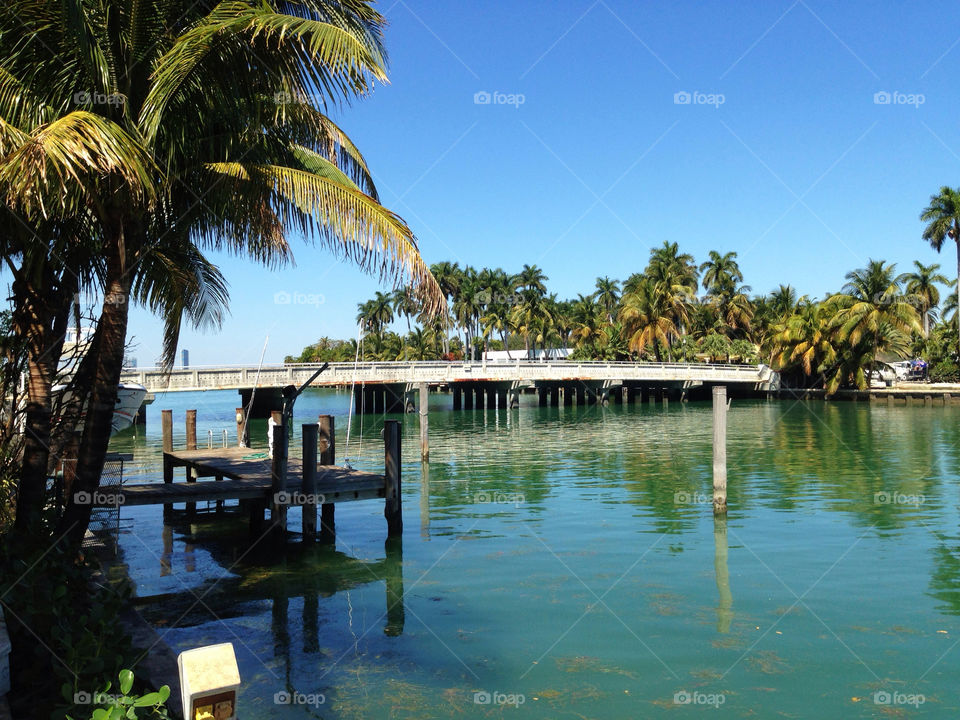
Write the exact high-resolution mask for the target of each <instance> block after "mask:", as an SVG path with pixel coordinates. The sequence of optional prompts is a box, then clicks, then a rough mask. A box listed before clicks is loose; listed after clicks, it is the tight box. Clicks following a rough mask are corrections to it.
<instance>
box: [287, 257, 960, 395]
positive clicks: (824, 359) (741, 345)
mask: <svg viewBox="0 0 960 720" xmlns="http://www.w3.org/2000/svg"><path fill="white" fill-rule="evenodd" d="M432 269H433V272H434V275H435V276H436V277H437V280H438V282H439V284H440V287H441V288H442V290H443V292H444V293H445V294H446V295H447V300H448V304H449V306H450V308H452V315H451V316H450V317H449V318H446V319H444V318H443V317H440V318H437V319H435V320H434V321H433V322H432V323H426V324H423V325H422V326H421V325H420V324H417V325H416V326H415V327H414V326H411V324H410V323H411V320H416V321H417V322H419V320H420V319H419V318H416V317H415V314H414V313H412V312H404V310H403V308H405V307H407V306H406V305H405V301H404V298H405V291H404V290H403V289H401V290H399V291H397V292H395V293H394V294H393V295H391V294H388V293H379V292H378V293H377V295H376V297H375V298H373V299H372V300H369V301H367V302H365V303H361V304H360V305H359V306H358V310H359V312H358V315H357V320H358V322H360V323H361V326H362V327H363V328H364V329H365V330H366V335H365V337H366V338H367V339H366V340H365V345H364V346H363V348H362V353H363V355H364V357H365V358H366V359H371V358H375V359H382V360H396V359H417V360H421V359H439V358H442V357H450V358H452V357H454V356H458V357H465V358H474V359H475V358H477V357H479V354H480V353H482V352H485V351H487V350H489V349H491V348H493V349H501V348H502V349H506V350H507V352H508V355H509V356H510V357H530V354H531V352H532V351H533V350H535V349H537V348H541V349H546V348H550V347H567V348H571V349H572V351H573V356H574V357H575V358H580V359H586V360H627V359H634V360H636V359H648V360H656V361H664V360H669V361H693V360H701V361H703V360H711V361H729V360H731V359H733V360H735V361H740V362H751V363H752V362H766V363H768V364H770V365H771V366H773V367H774V368H775V369H777V370H778V371H780V372H781V373H783V374H784V375H785V377H786V379H787V380H788V381H790V382H794V383H796V384H800V385H819V386H822V387H826V388H827V389H828V390H831V391H834V390H836V389H837V388H839V387H841V386H842V385H848V384H850V385H856V386H860V387H864V386H865V385H866V384H867V383H868V382H869V372H870V370H871V369H872V368H874V366H875V365H876V364H877V363H878V361H880V360H892V359H894V358H902V357H907V356H912V355H926V356H927V357H928V358H932V359H933V360H934V361H935V362H940V361H946V362H947V363H948V364H951V363H955V358H953V355H954V353H955V350H956V342H955V340H954V338H955V336H956V334H957V330H956V327H957V302H956V293H955V292H954V293H952V294H951V295H949V296H948V297H947V299H946V301H945V302H944V303H942V304H941V286H942V285H946V284H948V283H949V280H948V278H947V277H946V276H945V275H943V274H942V273H941V272H940V266H939V265H938V264H931V265H924V264H922V263H920V262H914V266H913V268H912V269H911V270H910V271H909V272H906V273H902V274H898V273H897V272H896V267H895V265H893V264H890V263H886V262H883V261H880V260H870V261H869V262H868V263H867V266H866V267H864V268H860V269H856V270H853V271H851V272H850V273H848V274H847V276H846V283H845V285H844V286H843V287H842V288H841V289H840V291H839V292H837V293H831V294H828V295H826V296H825V297H823V298H820V299H811V298H810V297H808V296H802V297H798V295H797V293H796V291H795V290H794V289H793V288H792V287H790V286H789V285H781V286H779V287H778V288H777V289H776V290H775V291H773V292H771V293H769V294H767V295H753V296H751V295H750V291H751V288H750V287H749V286H748V285H745V284H744V282H743V280H744V278H743V273H742V271H741V269H740V267H739V264H738V262H737V254H736V253H735V252H727V253H724V254H721V253H719V252H716V251H712V252H710V254H709V256H708V258H707V259H706V261H704V262H703V263H700V264H697V263H696V262H695V261H694V258H693V257H692V256H691V255H689V254H687V253H683V252H681V250H680V248H679V246H678V245H677V243H669V242H666V243H664V244H663V245H662V246H661V247H658V248H654V249H653V250H652V251H651V253H650V258H649V261H648V263H647V266H646V268H645V269H644V270H643V271H642V272H638V273H634V274H632V275H630V276H629V277H627V278H626V279H625V280H624V281H623V282H620V281H619V280H616V279H611V278H610V277H598V278H597V279H596V283H595V287H594V291H593V292H592V293H590V294H587V295H582V294H581V295H578V296H577V297H576V298H574V299H570V300H558V299H557V296H556V295H555V294H552V293H549V294H548V291H547V285H546V283H547V280H548V278H547V277H545V275H544V273H543V271H542V270H541V269H540V268H538V267H537V266H535V265H525V266H523V268H522V270H520V271H519V272H518V273H516V274H513V275H511V274H509V273H507V272H505V271H503V270H502V269H500V268H497V269H494V270H490V269H481V270H476V269H474V268H471V267H466V268H462V269H461V268H460V267H459V266H458V265H457V264H456V263H446V262H445V263H439V264H437V265H434V266H433V268H432ZM397 316H400V317H406V319H407V323H408V325H407V334H406V335H400V334H397V333H392V332H390V331H389V326H390V324H391V323H392V322H393V321H394V319H395V317H397ZM450 331H454V332H457V333H460V338H459V341H458V342H455V343H454V344H453V345H451V343H450V341H449V339H448V337H447V333H448V332H450ZM350 347H351V348H352V350H353V351H354V352H356V345H355V344H353V345H350ZM451 347H453V349H454V351H455V353H454V354H453V355H451ZM461 351H462V355H461ZM511 351H514V352H515V354H513V353H512V352H511ZM341 354H342V353H341ZM307 355H309V353H307ZM301 357H306V356H301ZM311 357H317V356H316V353H315V352H314V354H313V355H312V356H311ZM290 359H294V358H290ZM324 359H331V357H330V356H327V357H324ZM350 359H352V357H351V358H350ZM957 372H960V370H958V371H957Z"/></svg>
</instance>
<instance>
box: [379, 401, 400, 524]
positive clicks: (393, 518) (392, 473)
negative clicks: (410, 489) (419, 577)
mask: <svg viewBox="0 0 960 720" xmlns="http://www.w3.org/2000/svg"><path fill="white" fill-rule="evenodd" d="M383 454H384V478H385V481H386V501H385V502H384V506H383V515H384V517H385V518H386V519H387V537H400V536H401V535H402V534H403V504H402V503H401V502H400V500H401V497H400V494H401V485H400V423H399V422H397V421H396V420H387V421H386V422H384V424H383Z"/></svg>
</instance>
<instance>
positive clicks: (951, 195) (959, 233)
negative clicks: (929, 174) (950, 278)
mask: <svg viewBox="0 0 960 720" xmlns="http://www.w3.org/2000/svg"><path fill="white" fill-rule="evenodd" d="M920 220H921V221H922V222H925V223H927V226H926V227H925V228H924V229H923V239H924V240H926V241H927V242H929V243H930V246H931V247H932V248H933V249H934V250H936V251H937V252H940V250H941V249H942V248H943V244H944V242H946V240H947V238H949V239H951V240H953V242H954V244H955V245H956V246H957V293H958V294H960V188H957V189H956V190H954V189H953V188H951V187H949V186H947V185H944V186H943V187H941V188H940V193H939V194H937V195H931V196H930V204H929V205H928V206H927V207H926V208H924V210H923V212H922V213H920Z"/></svg>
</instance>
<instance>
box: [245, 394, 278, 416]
mask: <svg viewBox="0 0 960 720" xmlns="http://www.w3.org/2000/svg"><path fill="white" fill-rule="evenodd" d="M237 392H239V393H240V404H241V405H243V406H244V407H247V406H250V398H251V396H253V405H252V406H250V412H249V415H248V417H251V418H268V417H270V413H271V412H272V411H273V410H275V409H276V408H278V407H280V406H281V405H283V393H282V392H281V391H280V388H268V387H261V388H257V391H256V392H255V393H254V392H253V388H240V389H239V390H238V391H237Z"/></svg>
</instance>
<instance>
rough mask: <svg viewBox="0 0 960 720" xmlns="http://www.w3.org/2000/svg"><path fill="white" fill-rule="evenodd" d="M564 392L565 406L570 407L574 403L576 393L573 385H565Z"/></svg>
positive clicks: (562, 389) (562, 390)
mask: <svg viewBox="0 0 960 720" xmlns="http://www.w3.org/2000/svg"><path fill="white" fill-rule="evenodd" d="M560 390H561V392H562V393H563V406H564V407H569V406H570V405H573V396H574V395H575V394H576V393H575V391H574V389H573V386H572V385H564V386H563V387H562V388H561V389H560Z"/></svg>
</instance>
